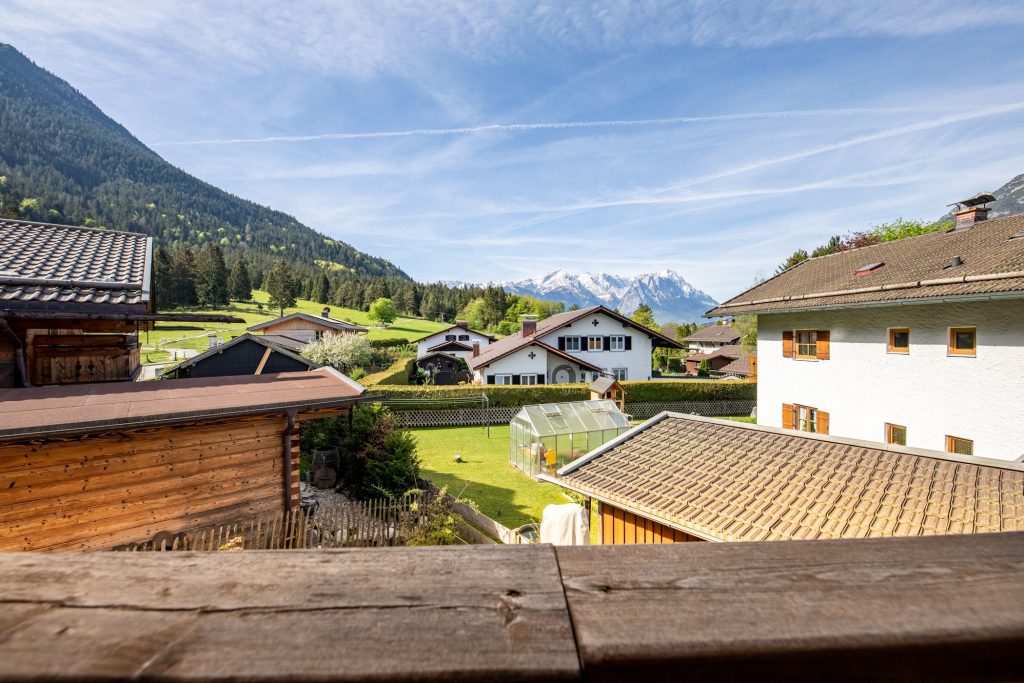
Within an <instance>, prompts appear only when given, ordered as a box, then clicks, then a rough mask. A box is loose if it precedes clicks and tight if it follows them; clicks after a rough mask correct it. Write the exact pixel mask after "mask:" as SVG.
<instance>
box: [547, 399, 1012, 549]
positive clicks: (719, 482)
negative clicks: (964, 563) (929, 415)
mask: <svg viewBox="0 0 1024 683" xmlns="http://www.w3.org/2000/svg"><path fill="white" fill-rule="evenodd" d="M559 474H560V475H561V476H560V479H559V483H560V484H562V485H563V486H566V487H568V488H569V489H571V490H573V491H576V492H578V493H582V494H584V495H589V496H593V497H596V498H598V499H600V500H603V501H605V502H607V503H609V504H611V505H615V506H618V507H621V508H624V509H627V510H629V511H631V512H635V513H636V514H639V515H641V516H644V517H647V518H649V519H653V520H654V521H658V522H662V523H665V524H668V525H669V526H673V527H675V528H678V529H681V530H683V531H686V532H688V533H692V534H696V535H698V536H701V537H704V538H709V539H712V540H722V541H761V540H776V539H779V540H799V539H826V538H866V537H874V536H924V535H932V534H964V533H984V532H990V531H1024V465H1021V464H1020V463H1015V462H1000V461H995V460H986V459H982V458H970V457H964V456H954V455H947V454H945V453H939V452H937V451H925V450H921V449H911V448H903V447H898V446H890V445H886V444H872V443H868V442H863V441H856V440H852V439H843V438H838V437H832V436H821V435H817V434H806V433H804V432H798V431H792V430H782V429H776V428H772V427H762V426H759V425H747V424H740V423H736V422H729V421H726V420H716V419H711V418H699V417H694V416H689V415H678V414H674V413H672V414H666V415H663V416H661V417H659V418H655V419H654V420H652V421H650V422H648V423H646V424H644V425H643V426H641V427H637V428H635V429H633V430H632V431H630V432H627V433H626V434H625V435H623V436H622V437H619V440H617V441H612V442H610V443H609V444H608V445H606V446H603V447H601V448H599V449H597V450H596V451H594V452H593V453H591V454H589V455H587V456H584V457H583V458H581V459H580V460H578V461H576V462H575V463H570V464H569V465H567V466H566V467H564V468H562V470H560V471H559Z"/></svg>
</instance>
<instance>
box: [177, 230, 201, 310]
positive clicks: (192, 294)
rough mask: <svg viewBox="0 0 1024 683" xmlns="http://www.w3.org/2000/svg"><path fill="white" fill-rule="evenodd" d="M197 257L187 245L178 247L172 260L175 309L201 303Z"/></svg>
mask: <svg viewBox="0 0 1024 683" xmlns="http://www.w3.org/2000/svg"><path fill="white" fill-rule="evenodd" d="M195 280H196V255H195V254H194V253H193V252H192V249H191V248H190V247H188V246H187V245H178V248H177V249H175V250H174V256H173V258H172V259H171V292H172V294H171V301H172V302H173V303H171V305H172V306H174V307H175V308H177V307H181V306H195V305H196V304H198V303H199V297H198V296H197V295H196V285H195Z"/></svg>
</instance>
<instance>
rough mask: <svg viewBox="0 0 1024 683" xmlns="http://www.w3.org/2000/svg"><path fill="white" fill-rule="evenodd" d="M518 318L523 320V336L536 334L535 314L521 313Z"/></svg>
mask: <svg viewBox="0 0 1024 683" xmlns="http://www.w3.org/2000/svg"><path fill="white" fill-rule="evenodd" d="M519 319H520V320H521V321H523V337H532V336H533V335H535V334H537V316H535V315H521V316H519Z"/></svg>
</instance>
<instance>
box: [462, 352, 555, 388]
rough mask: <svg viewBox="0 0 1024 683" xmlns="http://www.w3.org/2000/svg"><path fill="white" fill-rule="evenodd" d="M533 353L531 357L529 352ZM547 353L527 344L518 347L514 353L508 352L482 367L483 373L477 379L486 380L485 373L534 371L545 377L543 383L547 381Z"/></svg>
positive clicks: (523, 373)
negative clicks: (526, 345)
mask: <svg viewBox="0 0 1024 683" xmlns="http://www.w3.org/2000/svg"><path fill="white" fill-rule="evenodd" d="M531 353H532V354H533V356H534V357H533V358H530V354H531ZM547 356H548V353H547V351H545V350H544V349H538V348H534V347H532V346H528V347H526V348H523V349H519V350H518V351H516V352H515V353H510V354H509V355H507V356H505V357H504V358H500V359H498V360H496V361H494V362H493V363H491V364H490V365H488V366H487V367H486V368H483V373H484V374H483V375H480V376H478V377H477V379H478V381H481V382H484V383H486V382H487V379H486V376H487V375H506V374H507V375H528V374H531V373H536V374H538V375H541V376H542V377H545V384H546V383H547V380H546V377H547V369H548V365H547V363H548V361H547Z"/></svg>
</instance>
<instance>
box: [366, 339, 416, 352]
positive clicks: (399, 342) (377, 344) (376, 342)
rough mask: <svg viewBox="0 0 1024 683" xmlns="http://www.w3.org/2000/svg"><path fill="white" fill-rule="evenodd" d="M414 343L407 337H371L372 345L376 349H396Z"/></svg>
mask: <svg viewBox="0 0 1024 683" xmlns="http://www.w3.org/2000/svg"><path fill="white" fill-rule="evenodd" d="M410 344H412V342H411V341H409V340H408V339H406V338H405V337H384V338H382V339H371V340H370V346H371V347H372V348H375V349H395V348H401V347H403V346H408V345H410Z"/></svg>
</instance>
